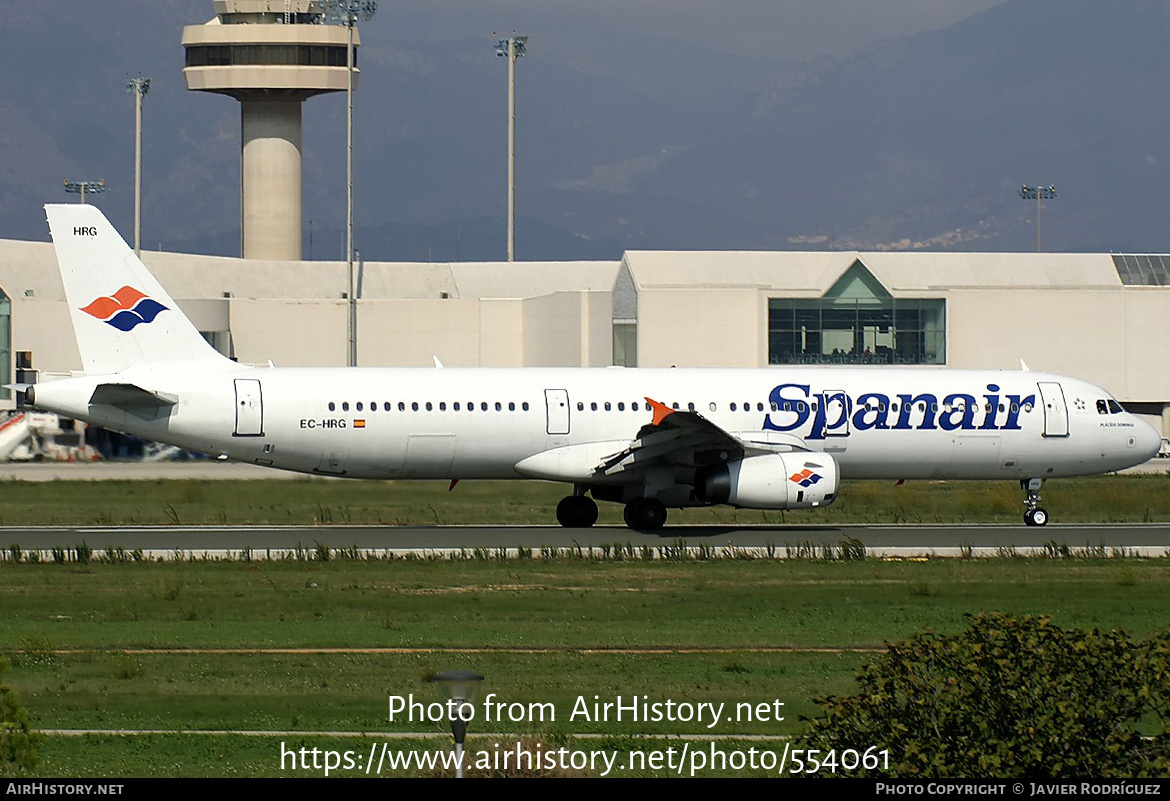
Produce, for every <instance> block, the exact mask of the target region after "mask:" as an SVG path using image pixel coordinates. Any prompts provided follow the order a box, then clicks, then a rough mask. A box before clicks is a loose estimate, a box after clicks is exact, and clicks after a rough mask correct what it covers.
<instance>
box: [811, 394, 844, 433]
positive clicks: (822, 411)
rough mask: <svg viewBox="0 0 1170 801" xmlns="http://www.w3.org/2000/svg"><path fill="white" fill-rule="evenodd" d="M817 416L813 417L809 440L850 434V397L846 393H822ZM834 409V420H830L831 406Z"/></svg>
mask: <svg viewBox="0 0 1170 801" xmlns="http://www.w3.org/2000/svg"><path fill="white" fill-rule="evenodd" d="M818 397H819V398H820V401H821V402H820V403H818V404H817V409H816V412H817V413H816V415H815V416H814V417H813V427H812V432H811V433H810V434H809V439H824V438H825V437H826V436H843V435H845V434H848V433H849V407H850V402H849V396H848V395H846V394H845V393H844V392H822V393H820V395H819V396H818ZM830 405H832V406H834V407H837V408H834V409H833V410H832V412H833V419H829V412H830V409H829V406H830Z"/></svg>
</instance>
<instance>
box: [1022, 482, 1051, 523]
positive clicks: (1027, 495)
mask: <svg viewBox="0 0 1170 801" xmlns="http://www.w3.org/2000/svg"><path fill="white" fill-rule="evenodd" d="M1043 484H1044V479H1042V478H1028V479H1024V480H1023V481H1021V482H1020V489H1022V490H1023V491H1024V506H1025V507H1026V508H1025V510H1024V524H1025V525H1028V526H1046V525H1048V511H1047V510H1046V509H1044V508H1043V507H1042V506H1040V487H1041V486H1043Z"/></svg>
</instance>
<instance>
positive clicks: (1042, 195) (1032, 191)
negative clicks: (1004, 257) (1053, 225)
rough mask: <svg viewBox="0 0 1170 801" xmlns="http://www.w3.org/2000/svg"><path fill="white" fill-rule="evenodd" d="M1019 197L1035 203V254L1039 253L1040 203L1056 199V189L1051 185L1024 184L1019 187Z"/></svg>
mask: <svg viewBox="0 0 1170 801" xmlns="http://www.w3.org/2000/svg"><path fill="white" fill-rule="evenodd" d="M1020 197H1021V198H1023V199H1024V200H1035V201H1036V252H1037V253H1039V252H1040V201H1041V200H1052V199H1053V198H1055V197H1056V187H1055V186H1053V185H1052V184H1049V185H1048V186H1040V185H1038V184H1037V185H1036V186H1030V185H1028V184H1024V185H1023V186H1021V187H1020Z"/></svg>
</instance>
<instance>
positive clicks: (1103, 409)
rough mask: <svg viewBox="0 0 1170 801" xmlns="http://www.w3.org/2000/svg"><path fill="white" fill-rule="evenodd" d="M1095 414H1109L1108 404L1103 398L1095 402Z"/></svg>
mask: <svg viewBox="0 0 1170 801" xmlns="http://www.w3.org/2000/svg"><path fill="white" fill-rule="evenodd" d="M1097 414H1109V404H1108V403H1107V402H1106V401H1105V399H1104V398H1101V399H1100V400H1098V401H1097Z"/></svg>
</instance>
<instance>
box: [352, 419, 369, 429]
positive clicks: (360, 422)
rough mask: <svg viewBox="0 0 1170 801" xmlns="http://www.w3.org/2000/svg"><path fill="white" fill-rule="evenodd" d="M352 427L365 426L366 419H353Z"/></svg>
mask: <svg viewBox="0 0 1170 801" xmlns="http://www.w3.org/2000/svg"><path fill="white" fill-rule="evenodd" d="M353 427H354V428H365V427H366V421H365V420H354V421H353Z"/></svg>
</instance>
